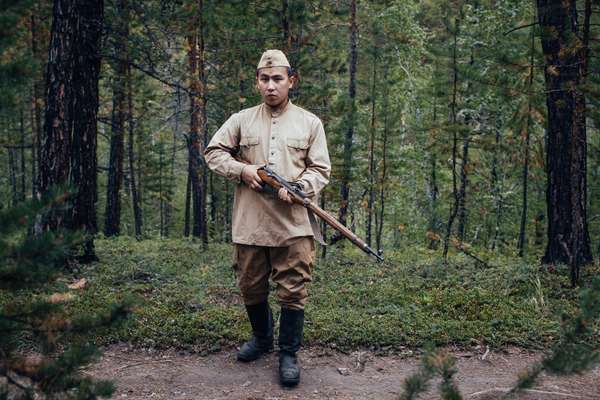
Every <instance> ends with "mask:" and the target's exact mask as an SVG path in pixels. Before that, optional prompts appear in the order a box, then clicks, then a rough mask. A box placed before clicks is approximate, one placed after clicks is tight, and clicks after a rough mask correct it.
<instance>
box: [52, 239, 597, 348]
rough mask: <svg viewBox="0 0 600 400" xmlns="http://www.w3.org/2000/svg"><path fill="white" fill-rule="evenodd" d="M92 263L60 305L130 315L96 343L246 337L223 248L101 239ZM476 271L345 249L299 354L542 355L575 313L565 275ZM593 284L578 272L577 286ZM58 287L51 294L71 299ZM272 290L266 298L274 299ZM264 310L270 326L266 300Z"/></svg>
mask: <svg viewBox="0 0 600 400" xmlns="http://www.w3.org/2000/svg"><path fill="white" fill-rule="evenodd" d="M96 243H97V244H96V246H97V252H98V256H99V258H100V262H98V263H95V264H93V265H91V266H82V267H81V270H80V274H81V276H83V277H85V278H86V279H87V281H88V284H87V286H86V287H85V288H84V289H81V290H73V291H71V292H73V293H76V296H75V298H74V299H73V300H71V301H70V302H68V303H67V306H68V308H69V309H70V310H72V311H75V312H76V313H84V314H85V313H90V314H91V313H94V312H96V311H97V310H98V309H101V308H102V307H104V306H105V305H106V304H107V303H110V302H113V301H115V300H119V299H121V298H124V297H126V296H129V295H131V294H133V295H135V297H136V298H137V299H138V300H137V303H136V306H135V309H134V313H133V314H132V315H131V317H130V319H129V320H128V321H127V322H126V323H125V324H124V325H122V326H121V327H119V328H117V329H112V330H100V331H98V332H96V335H97V336H96V337H95V338H94V340H95V341H96V342H98V343H108V342H114V341H127V342H130V343H132V344H134V345H138V346H152V347H159V348H164V347H177V348H188V349H192V350H195V351H200V352H210V351H216V350H218V349H220V348H221V347H222V346H228V345H231V344H235V343H238V342H239V341H241V340H243V339H244V338H246V337H247V336H248V334H249V327H248V324H247V320H246V316H245V311H244V307H243V305H242V303H241V299H240V295H239V290H238V289H237V288H236V286H235V278H234V274H233V270H232V268H231V264H232V262H231V261H232V248H231V246H230V245H225V244H223V245H216V244H215V245H212V244H211V245H209V246H208V248H207V249H204V248H203V247H202V245H201V244H200V243H193V242H190V241H187V240H146V241H142V242H137V241H135V240H134V239H130V238H118V239H102V240H97V242H96ZM489 264H490V266H489V267H485V266H482V265H480V264H477V263H476V262H474V261H473V260H472V259H470V258H468V257H466V256H464V255H460V254H459V255H454V256H452V257H451V258H450V260H449V263H448V264H444V263H443V262H442V260H441V258H440V252H439V251H437V252H433V251H430V250H426V249H419V248H411V249H407V250H406V251H404V252H397V253H393V254H387V255H386V261H385V263H382V264H380V263H375V262H373V261H371V259H370V258H368V257H367V256H365V255H363V254H362V253H360V252H358V251H355V250H354V249H350V248H347V249H345V250H342V249H335V248H332V249H330V250H329V253H328V255H327V258H326V259H324V260H323V259H319V260H318V262H317V265H316V268H315V271H314V281H313V283H312V284H311V285H310V288H309V292H310V298H309V302H308V305H307V308H306V327H305V342H306V343H308V344H320V345H326V346H336V347H338V348H340V349H350V348H355V347H366V348H371V349H375V350H382V349H383V350H388V349H389V350H396V349H400V348H403V347H419V346H422V345H424V344H425V343H432V344H435V345H448V344H457V345H460V346H465V347H469V346H472V345H477V344H486V345H489V346H491V347H492V348H501V347H503V346H507V345H518V346H523V347H530V348H542V347H545V346H546V345H548V344H549V343H550V342H551V341H552V339H553V338H554V337H555V336H556V335H557V333H558V331H559V329H560V321H561V318H562V315H564V314H565V313H566V314H569V313H571V312H573V310H574V308H575V307H576V301H577V294H578V290H577V289H572V288H571V287H570V284H569V280H568V270H567V268H566V267H564V268H557V269H552V270H548V269H547V268H545V267H541V266H540V265H539V263H538V262H536V261H535V260H530V262H527V261H526V260H523V259H520V258H510V257H509V258H495V259H493V260H491V261H490V262H489ZM597 272H598V268H597V267H590V268H586V269H585V271H584V273H583V282H584V284H585V282H586V281H587V280H589V277H590V276H591V275H593V274H595V273H597ZM67 283H68V282H66V281H62V282H58V283H57V285H56V286H55V287H53V288H50V289H48V290H49V292H61V291H68V289H67V288H66V284H67ZM272 289H273V288H272ZM272 294H273V295H272V296H271V301H272V302H273V304H274V309H275V310H276V314H278V307H277V306H276V305H275V303H276V302H275V296H274V294H275V293H272Z"/></svg>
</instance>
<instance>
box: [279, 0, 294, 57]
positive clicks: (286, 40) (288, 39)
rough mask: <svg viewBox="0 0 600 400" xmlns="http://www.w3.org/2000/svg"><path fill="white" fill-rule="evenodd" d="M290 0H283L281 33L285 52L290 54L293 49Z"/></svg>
mask: <svg viewBox="0 0 600 400" xmlns="http://www.w3.org/2000/svg"><path fill="white" fill-rule="evenodd" d="M288 6H289V2H288V0H281V34H282V36H283V37H282V41H283V46H282V47H283V52H284V53H285V54H287V55H288V56H289V54H290V50H291V49H292V36H291V34H290V16H289V13H288Z"/></svg>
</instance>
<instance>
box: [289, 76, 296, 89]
mask: <svg viewBox="0 0 600 400" xmlns="http://www.w3.org/2000/svg"><path fill="white" fill-rule="evenodd" d="M295 85H296V75H292V76H290V89H292V88H293V87H294V86H295Z"/></svg>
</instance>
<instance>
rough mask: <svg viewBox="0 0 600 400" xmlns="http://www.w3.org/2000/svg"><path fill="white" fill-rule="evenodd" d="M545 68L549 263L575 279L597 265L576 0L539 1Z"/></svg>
mask: <svg viewBox="0 0 600 400" xmlns="http://www.w3.org/2000/svg"><path fill="white" fill-rule="evenodd" d="M537 8H538V19H539V23H540V26H541V27H542V38H541V42H542V48H543V52H544V59H545V61H546V66H545V69H544V76H545V81H546V105H547V108H548V148H547V155H546V157H547V163H546V168H547V176H548V181H547V182H548V183H547V191H546V199H547V207H548V244H547V247H546V252H545V254H544V257H543V258H542V262H544V263H551V264H554V263H561V262H562V263H569V264H571V267H572V275H571V280H572V283H573V284H575V283H576V282H577V280H578V279H579V265H582V264H588V263H590V262H591V261H592V253H591V250H590V236H589V232H588V224H587V182H586V171H587V165H586V154H587V143H586V125H585V124H586V121H585V115H586V112H585V111H586V104H585V94H584V92H583V90H582V89H581V85H582V84H583V83H584V79H585V69H586V60H587V54H588V53H587V51H588V50H587V47H586V46H583V43H582V42H581V41H580V40H579V39H578V38H577V34H578V33H579V32H578V25H577V9H576V1H575V0H568V1H563V0H537Z"/></svg>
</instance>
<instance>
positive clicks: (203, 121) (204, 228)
mask: <svg viewBox="0 0 600 400" xmlns="http://www.w3.org/2000/svg"><path fill="white" fill-rule="evenodd" d="M198 9H199V12H198V15H199V17H198V18H199V28H198V29H199V34H198V36H199V41H198V81H199V83H200V85H199V89H200V93H199V99H200V135H201V138H200V140H199V142H200V146H199V149H198V161H199V162H201V167H202V190H201V192H200V194H201V199H200V204H199V207H200V213H199V214H200V229H201V232H202V242H203V243H204V245H205V246H206V245H208V222H207V212H206V203H207V192H208V166H207V165H206V162H205V161H204V149H206V147H207V146H208V119H207V116H206V99H207V96H206V93H207V89H206V61H205V57H206V54H205V52H204V20H203V17H204V4H203V0H198Z"/></svg>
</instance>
